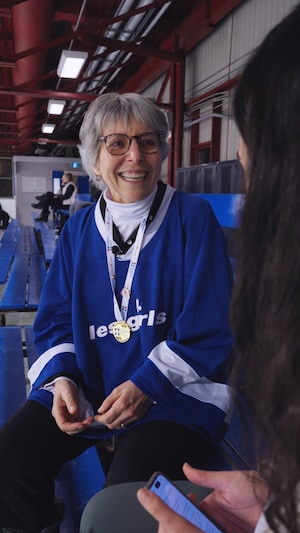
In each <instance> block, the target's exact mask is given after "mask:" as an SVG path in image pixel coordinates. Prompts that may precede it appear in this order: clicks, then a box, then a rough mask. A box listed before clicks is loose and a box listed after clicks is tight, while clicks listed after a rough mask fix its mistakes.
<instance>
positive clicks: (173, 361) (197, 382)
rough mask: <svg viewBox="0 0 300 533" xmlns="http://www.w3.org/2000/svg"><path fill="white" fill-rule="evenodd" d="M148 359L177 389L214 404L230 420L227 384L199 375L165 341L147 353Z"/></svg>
mask: <svg viewBox="0 0 300 533" xmlns="http://www.w3.org/2000/svg"><path fill="white" fill-rule="evenodd" d="M149 359H150V360H151V361H152V363H153V364H154V365H155V366H156V367H157V368H158V369H159V370H160V371H161V372H162V374H163V375H164V376H165V377H166V378H167V379H168V380H169V381H170V382H171V383H172V385H173V386H174V387H176V389H177V390H179V391H180V392H182V393H183V394H187V395H188V396H191V397H192V398H195V399H196V400H199V401H201V402H205V403H211V404H212V405H215V406H216V407H218V408H219V409H221V410H222V411H223V412H225V413H226V419H225V420H226V421H227V422H228V421H229V420H230V418H231V415H232V408H233V407H232V404H233V402H232V396H233V394H232V390H231V388H230V387H229V386H228V385H225V384H224V383H215V382H214V381H210V380H209V379H207V378H206V377H201V376H199V375H198V374H197V372H195V370H194V369H193V368H192V367H191V366H190V365H189V364H188V363H186V361H184V360H183V359H181V358H180V357H179V356H178V355H177V354H176V353H175V352H173V351H172V350H171V349H170V348H169V347H168V345H167V343H166V342H165V341H163V342H161V343H160V344H158V345H157V346H155V348H154V349H153V350H152V351H151V353H150V354H149Z"/></svg>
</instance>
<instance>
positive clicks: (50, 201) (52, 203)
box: [39, 191, 70, 220]
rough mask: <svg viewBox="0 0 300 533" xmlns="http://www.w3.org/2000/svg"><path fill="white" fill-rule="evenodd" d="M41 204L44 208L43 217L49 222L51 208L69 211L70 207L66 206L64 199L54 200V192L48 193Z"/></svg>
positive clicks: (42, 198) (40, 201)
mask: <svg viewBox="0 0 300 533" xmlns="http://www.w3.org/2000/svg"><path fill="white" fill-rule="evenodd" d="M39 203H40V204H41V206H42V217H43V218H44V219H45V220H47V219H48V216H49V213H50V211H49V208H50V207H55V208H56V209H69V207H70V206H69V205H64V204H63V200H62V198H54V194H53V193H52V192H50V191H49V192H47V193H46V194H44V195H43V196H42V197H41V198H40V200H39Z"/></svg>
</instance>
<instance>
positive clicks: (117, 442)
mask: <svg viewBox="0 0 300 533" xmlns="http://www.w3.org/2000/svg"><path fill="white" fill-rule="evenodd" d="M167 137H168V123H167V120H166V116H165V113H164V112H163V111H161V110H160V109H159V108H158V107H157V106H156V105H155V104H154V103H153V102H151V100H148V99H147V98H144V97H143V96H141V95H138V94H134V93H127V94H117V93H110V94H104V95H102V96H99V97H98V98H97V99H96V100H95V101H94V102H93V103H92V104H91V105H90V107H89V109H88V111H87V112H86V114H85V118H84V121H83V124H82V126H81V129H80V140H81V146H80V154H81V157H82V161H83V166H84V168H85V169H86V171H87V172H88V174H89V175H90V176H91V177H93V179H94V180H95V182H96V181H97V179H98V177H99V176H101V177H102V179H103V181H104V182H105V184H106V188H105V190H104V192H103V194H102V195H101V197H100V198H99V200H98V201H97V202H96V203H94V204H93V205H91V206H89V207H86V208H85V209H81V210H80V211H78V212H77V213H74V215H72V216H71V217H70V218H69V220H68V223H67V224H66V225H65V226H64V228H63V230H62V232H61V235H60V238H59V240H58V245H57V247H56V251H55V255H54V258H53V260H52V261H51V265H50V269H49V271H48V273H47V278H46V281H45V284H44V287H43V290H42V295H41V300H40V304H39V308H38V312H37V316H36V320H35V323H34V334H35V344H36V348H37V351H38V354H39V358H38V359H37V361H36V362H35V363H34V364H33V365H32V366H31V368H30V370H29V379H30V382H31V386H32V388H31V393H30V396H29V399H28V401H27V402H26V404H25V405H24V406H23V407H22V408H21V409H20V411H19V412H18V413H17V414H16V415H15V416H14V417H13V418H12V419H11V420H10V421H9V422H8V423H7V424H6V425H4V426H3V427H2V428H1V429H0V471H1V476H0V531H1V526H2V528H4V530H5V527H10V528H17V529H18V530H21V531H26V532H27V531H28V532H30V533H37V532H40V531H41V530H42V529H43V528H45V527H46V526H47V524H51V523H53V520H54V512H55V500H54V478H55V477H56V476H57V475H58V473H59V471H60V469H61V467H62V465H63V464H64V463H65V461H67V460H69V459H70V458H74V457H75V456H77V455H79V454H80V453H82V452H83V451H84V450H86V449H87V448H88V447H90V446H92V445H94V444H96V443H98V448H99V450H100V451H99V453H100V457H101V460H102V464H103V466H104V469H105V473H106V486H109V485H114V484H118V483H124V482H127V481H136V480H144V479H146V478H147V477H149V476H150V474H151V473H152V472H153V470H154V469H162V468H163V469H164V470H166V471H167V473H168V475H169V476H170V477H171V478H172V479H178V478H179V477H183V473H182V464H183V462H184V461H185V460H186V458H187V460H189V462H191V464H193V465H194V466H197V467H199V468H200V467H201V466H203V467H204V466H207V465H212V464H213V463H214V461H215V455H216V448H217V446H218V444H219V442H220V440H221V439H222V437H223V435H224V433H225V432H226V430H227V427H228V423H229V420H230V415H231V412H232V390H231V388H230V387H228V385H227V378H228V372H229V365H230V354H231V349H232V335H231V331H230V327H229V316H228V310H229V301H230V295H231V286H232V270H231V266H230V262H229V259H228V254H227V248H226V242H225V238H224V235H223V232H222V229H221V228H220V226H219V224H218V222H217V220H216V218H215V216H214V215H213V212H212V210H211V208H210V206H209V204H208V203H207V202H205V201H204V200H202V199H201V198H200V197H199V196H198V195H192V194H191V195H188V194H185V193H183V192H179V191H176V190H175V189H173V188H172V187H170V186H169V185H166V184H164V183H163V182H162V181H161V179H160V176H161V166H162V162H163V161H164V159H165V158H166V157H167V154H168V149H169V146H168V142H167ZM106 447H108V449H107V448H106ZM8 457H9V461H7V458H8ZM104 461H105V462H104ZM37 495H38V497H37ZM100 520H101V518H100Z"/></svg>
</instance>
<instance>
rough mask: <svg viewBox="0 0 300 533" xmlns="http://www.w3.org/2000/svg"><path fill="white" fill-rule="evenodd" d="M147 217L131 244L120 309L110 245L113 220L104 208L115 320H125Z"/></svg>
mask: <svg viewBox="0 0 300 533" xmlns="http://www.w3.org/2000/svg"><path fill="white" fill-rule="evenodd" d="M147 218H148V215H146V216H144V217H143V219H142V221H141V223H140V225H139V229H138V232H137V236H136V239H135V242H134V245H133V249H132V257H131V260H130V263H129V267H128V270H127V274H126V279H125V283H124V288H123V289H122V292H121V294H122V301H121V309H120V307H119V304H118V301H117V298H116V294H115V286H116V282H115V280H116V268H115V261H116V258H115V255H114V254H113V252H112V247H113V242H114V241H113V220H112V216H111V214H110V212H109V209H108V208H106V211H105V226H106V230H107V231H106V258H107V267H108V273H109V278H110V284H111V288H112V293H113V300H114V313H115V318H116V320H117V321H124V322H126V318H127V313H128V306H129V300H130V295H131V287H132V282H133V277H134V274H135V270H136V267H137V263H138V260H139V255H140V252H141V248H142V242H143V237H144V233H145V231H146V227H147Z"/></svg>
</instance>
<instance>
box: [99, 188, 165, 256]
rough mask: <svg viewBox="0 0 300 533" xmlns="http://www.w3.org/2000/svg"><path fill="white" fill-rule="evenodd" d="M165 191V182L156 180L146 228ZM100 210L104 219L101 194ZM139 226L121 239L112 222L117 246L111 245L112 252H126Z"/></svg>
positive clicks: (154, 214) (103, 202)
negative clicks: (128, 235) (155, 189)
mask: <svg viewBox="0 0 300 533" xmlns="http://www.w3.org/2000/svg"><path fill="white" fill-rule="evenodd" d="M165 191H166V184H165V183H163V182H162V181H158V182H157V191H156V194H155V197H154V200H153V202H152V205H151V207H150V211H149V214H148V217H147V221H146V228H148V226H149V224H151V222H153V220H154V219H155V217H156V214H157V211H158V209H159V207H160V205H161V203H162V201H163V197H164V194H165ZM100 210H101V215H102V218H103V220H105V210H106V201H105V200H104V197H103V195H102V196H101V199H100ZM139 226H140V225H138V226H137V227H136V228H135V230H134V231H133V232H132V234H131V235H130V237H128V239H127V240H126V241H123V239H122V236H121V234H120V232H119V230H118V228H117V226H116V225H115V224H114V222H113V240H114V241H115V242H116V243H117V245H118V247H117V246H113V247H112V252H113V253H114V254H116V255H119V254H126V252H127V251H128V250H129V248H130V247H131V246H132V245H133V243H134V242H135V239H136V236H137V232H138V229H139ZM114 248H115V250H114Z"/></svg>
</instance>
